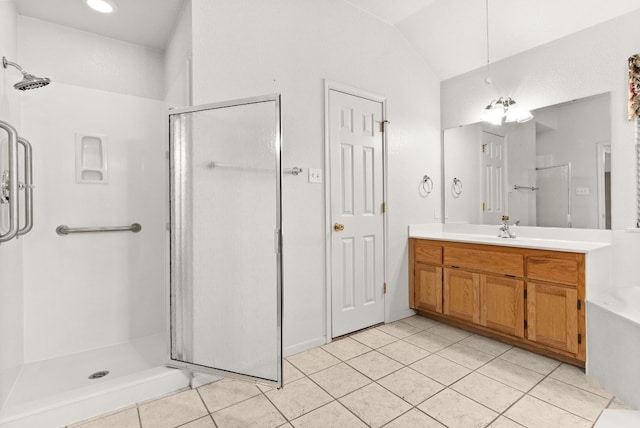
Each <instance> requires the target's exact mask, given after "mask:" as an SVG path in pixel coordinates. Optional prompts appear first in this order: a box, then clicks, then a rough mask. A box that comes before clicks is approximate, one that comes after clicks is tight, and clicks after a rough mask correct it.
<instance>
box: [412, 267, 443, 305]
mask: <svg viewBox="0 0 640 428" xmlns="http://www.w3.org/2000/svg"><path fill="white" fill-rule="evenodd" d="M414 275H415V279H414V293H415V296H414V299H415V300H414V302H415V306H416V308H418V309H425V310H427V311H433V312H439V313H442V268H441V267H440V266H434V265H423V264H419V263H416V264H415V272H414Z"/></svg>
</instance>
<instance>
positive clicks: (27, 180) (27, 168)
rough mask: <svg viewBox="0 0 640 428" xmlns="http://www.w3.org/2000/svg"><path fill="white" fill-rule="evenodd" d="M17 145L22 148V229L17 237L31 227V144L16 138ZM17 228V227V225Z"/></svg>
mask: <svg viewBox="0 0 640 428" xmlns="http://www.w3.org/2000/svg"><path fill="white" fill-rule="evenodd" d="M18 144H20V145H22V146H23V147H24V216H25V221H24V227H23V228H21V229H19V230H18V235H24V234H25V233H27V232H29V231H30V230H31V228H32V227H33V158H32V150H31V143H29V141H27V140H25V139H24V138H22V137H18ZM18 227H19V225H18Z"/></svg>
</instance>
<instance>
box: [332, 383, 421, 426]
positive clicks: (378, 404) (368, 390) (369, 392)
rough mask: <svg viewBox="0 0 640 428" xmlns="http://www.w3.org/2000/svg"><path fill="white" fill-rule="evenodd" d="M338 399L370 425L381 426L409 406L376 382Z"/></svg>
mask: <svg viewBox="0 0 640 428" xmlns="http://www.w3.org/2000/svg"><path fill="white" fill-rule="evenodd" d="M339 401H340V402H341V403H342V404H343V405H344V406H345V407H347V408H348V409H349V410H351V411H352V412H353V413H355V414H356V415H357V416H358V417H359V418H360V419H362V420H363V421H364V422H365V423H366V424H367V425H369V426H371V427H381V426H382V425H384V424H386V423H387V422H389V421H391V420H392V419H395V418H396V417H398V416H399V415H401V414H402V413H404V412H406V411H407V410H409V409H410V408H411V405H410V404H408V403H407V402H405V401H403V400H401V399H400V398H398V397H396V396H395V395H393V394H392V393H390V392H389V391H387V390H386V389H384V388H383V387H381V386H380V385H378V384H376V383H372V384H369V385H367V386H365V387H364V388H361V389H358V390H357V391H354V392H352V393H351V394H348V395H345V396H344V397H342V398H341V399H340V400H339Z"/></svg>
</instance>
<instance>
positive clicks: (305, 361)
mask: <svg viewBox="0 0 640 428" xmlns="http://www.w3.org/2000/svg"><path fill="white" fill-rule="evenodd" d="M287 360H289V362H290V363H291V364H293V365H294V366H295V367H296V368H297V369H298V370H300V371H301V372H303V373H305V374H307V375H310V374H311V373H315V372H319V371H320V370H324V369H326V368H327V367H331V366H333V365H336V364H338V363H339V362H340V360H338V359H337V358H336V357H334V356H333V355H331V354H330V353H328V352H327V351H325V350H324V349H322V348H313V349H309V350H308V351H304V352H301V353H299V354H295V355H292V356H290V357H288V358H287Z"/></svg>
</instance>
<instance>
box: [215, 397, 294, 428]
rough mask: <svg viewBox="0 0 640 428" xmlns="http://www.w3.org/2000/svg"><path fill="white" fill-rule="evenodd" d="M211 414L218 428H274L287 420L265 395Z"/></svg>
mask: <svg viewBox="0 0 640 428" xmlns="http://www.w3.org/2000/svg"><path fill="white" fill-rule="evenodd" d="M211 416H213V420H214V421H215V423H216V425H217V427H218V428H253V427H255V428H274V427H279V426H281V425H283V424H286V422H287V421H286V419H285V418H284V417H283V416H282V415H281V414H280V412H279V411H278V409H276V408H275V407H274V406H273V404H271V403H270V402H269V400H267V399H266V398H265V396H264V395H258V396H256V397H253V398H250V399H249V400H247V401H243V402H241V403H238V404H236V405H233V406H231V407H227V408H226V409H223V410H220V411H218V412H215V413H212V415H211Z"/></svg>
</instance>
